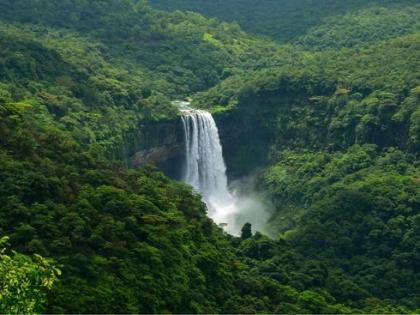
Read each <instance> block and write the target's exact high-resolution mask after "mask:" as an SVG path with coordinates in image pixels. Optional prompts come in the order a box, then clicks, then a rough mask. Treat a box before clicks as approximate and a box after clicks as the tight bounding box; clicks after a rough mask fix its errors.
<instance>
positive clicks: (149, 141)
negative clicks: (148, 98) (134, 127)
mask: <svg viewBox="0 0 420 315" xmlns="http://www.w3.org/2000/svg"><path fill="white" fill-rule="evenodd" d="M140 130H141V135H140V136H139V137H138V138H137V139H136V143H135V146H134V150H133V149H132V150H131V152H130V153H129V154H128V164H129V165H130V166H133V167H141V166H142V165H145V164H154V165H156V166H157V167H159V168H160V169H161V170H162V171H163V172H164V173H165V174H166V175H168V176H170V177H171V178H174V179H180V178H181V173H182V165H183V160H184V131H183V127H182V123H181V120H180V119H175V120H170V121H165V122H157V123H145V124H143V125H141V126H140Z"/></svg>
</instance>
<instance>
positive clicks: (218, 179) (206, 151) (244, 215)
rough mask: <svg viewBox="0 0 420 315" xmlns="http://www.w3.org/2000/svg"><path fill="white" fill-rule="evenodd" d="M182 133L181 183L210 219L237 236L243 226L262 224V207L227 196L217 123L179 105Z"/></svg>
mask: <svg viewBox="0 0 420 315" xmlns="http://www.w3.org/2000/svg"><path fill="white" fill-rule="evenodd" d="M180 104H181V105H182V106H181V111H182V113H183V116H182V123H183V126H184V133H185V165H184V171H183V180H184V181H185V182H186V183H188V184H190V185H192V186H193V187H194V188H195V189H196V190H197V191H198V192H199V193H201V195H202V196H203V198H204V201H205V202H206V204H207V208H208V211H209V212H208V214H209V216H210V217H211V218H212V219H213V220H214V221H215V222H216V223H217V224H219V225H221V226H223V227H224V229H225V231H226V232H228V233H230V234H233V235H238V234H240V230H241V227H242V225H243V224H244V223H246V222H250V223H253V224H254V227H255V223H257V226H256V227H258V225H260V226H261V225H262V224H265V222H263V223H261V222H262V220H264V219H265V218H264V216H263V215H262V212H260V211H258V210H261V209H260V208H261V206H260V204H259V203H258V202H256V201H254V200H253V199H251V198H243V197H242V198H239V197H236V196H234V195H233V194H231V193H230V192H229V189H228V181H227V176H226V165H225V162H224V160H223V152H222V146H221V144H220V138H219V132H218V129H217V126H216V123H215V121H214V119H213V117H212V115H211V114H210V113H209V112H206V111H204V110H196V109H190V108H188V106H187V105H188V103H180ZM258 223H260V224H258Z"/></svg>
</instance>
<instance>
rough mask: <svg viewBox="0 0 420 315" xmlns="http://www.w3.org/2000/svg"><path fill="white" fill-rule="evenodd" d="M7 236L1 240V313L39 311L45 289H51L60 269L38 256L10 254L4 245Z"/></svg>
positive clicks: (44, 299)
mask: <svg viewBox="0 0 420 315" xmlns="http://www.w3.org/2000/svg"><path fill="white" fill-rule="evenodd" d="M8 239H9V238H8V237H2V238H1V239H0V247H1V249H0V312H1V313H2V314H34V313H39V312H41V311H42V307H43V305H44V303H45V302H46V294H45V290H51V288H52V287H53V285H54V282H55V281H56V280H57V276H59V275H60V274H61V271H60V270H59V269H57V268H56V267H54V266H53V265H52V263H53V262H52V261H51V260H49V259H45V258H43V257H41V256H39V255H34V257H33V258H31V257H28V256H26V255H22V254H20V253H17V252H15V251H12V252H11V254H9V253H8V252H6V250H7V249H6V248H3V246H5V245H6V243H7V241H8Z"/></svg>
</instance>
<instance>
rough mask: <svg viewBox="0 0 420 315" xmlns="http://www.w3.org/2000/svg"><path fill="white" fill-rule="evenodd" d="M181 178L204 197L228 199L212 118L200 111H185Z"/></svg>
mask: <svg viewBox="0 0 420 315" xmlns="http://www.w3.org/2000/svg"><path fill="white" fill-rule="evenodd" d="M182 122H183V125H184V132H185V150H186V152H185V153H186V154H185V166H184V176H183V177H184V181H185V182H187V183H189V184H190V185H192V186H193V187H194V188H195V189H196V190H197V191H199V192H200V193H201V194H202V195H203V197H204V198H206V199H208V198H218V199H229V192H228V189H227V177H226V166H225V162H224V160H223V154H222V146H221V144H220V139H219V132H218V130H217V127H216V123H215V122H214V119H213V117H212V116H211V114H210V113H209V112H206V111H203V110H186V111H184V115H183V117H182Z"/></svg>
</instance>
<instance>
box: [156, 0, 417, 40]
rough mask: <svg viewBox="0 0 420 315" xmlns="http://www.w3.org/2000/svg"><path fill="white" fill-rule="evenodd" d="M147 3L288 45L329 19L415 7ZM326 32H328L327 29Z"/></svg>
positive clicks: (292, 0) (251, 1)
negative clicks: (364, 11) (212, 19)
mask: <svg viewBox="0 0 420 315" xmlns="http://www.w3.org/2000/svg"><path fill="white" fill-rule="evenodd" d="M149 2H150V4H151V5H152V6H154V7H156V8H159V9H162V10H170V11H172V10H188V11H194V12H200V13H201V14H204V15H205V16H209V17H217V18H219V19H221V20H222V21H229V22H237V23H239V25H241V27H242V28H243V29H244V30H246V31H248V32H251V33H254V34H262V35H266V36H269V37H271V38H273V39H275V40H278V41H280V42H286V41H292V40H293V39H296V38H297V37H299V36H301V35H304V34H305V33H307V32H308V31H309V32H310V30H311V28H316V27H317V26H320V25H322V24H324V21H331V19H330V20H329V17H333V18H332V19H334V17H335V16H337V15H341V14H343V13H345V12H352V11H355V10H358V9H362V8H366V7H374V8H376V7H377V6H384V7H390V8H393V7H400V6H403V5H408V4H416V1H415V0H400V1H398V2H397V3H396V2H395V1H391V0H380V1H379V0H353V1H343V0H318V1H316V2H315V1H311V0H264V1H259V0H223V1H222V0H213V1H207V0H149ZM376 10H377V9H376ZM399 13H400V12H398V13H397V14H399ZM335 22H337V21H336V20H335ZM398 22H402V24H405V23H406V21H403V20H398ZM407 22H408V21H407ZM339 23H340V22H339ZM338 25H341V24H338ZM405 25H407V24H405ZM334 26H336V24H334ZM381 26H382V25H381ZM399 28H400V27H399V26H395V27H394V29H399ZM326 30H327V31H329V29H326ZM363 33H365V30H363ZM316 45H318V42H317V43H316Z"/></svg>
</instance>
